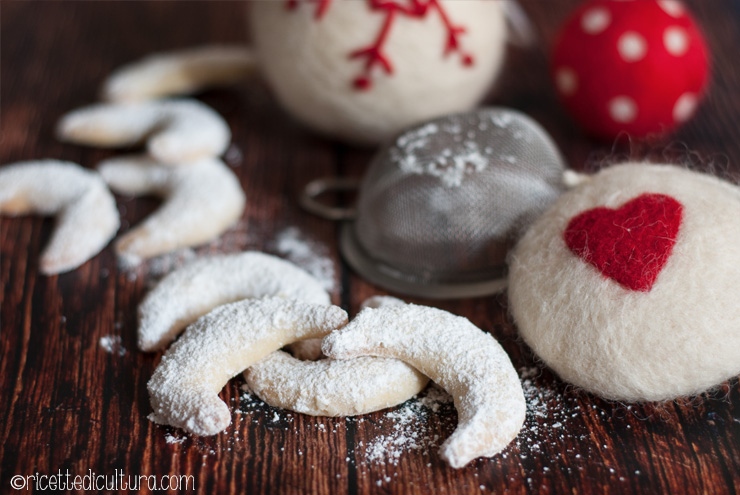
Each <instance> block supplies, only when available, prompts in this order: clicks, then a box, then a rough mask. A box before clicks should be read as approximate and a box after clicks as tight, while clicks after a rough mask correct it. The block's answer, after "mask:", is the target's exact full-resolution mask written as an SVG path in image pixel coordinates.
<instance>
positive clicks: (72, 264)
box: [0, 160, 120, 275]
mask: <svg viewBox="0 0 740 495" xmlns="http://www.w3.org/2000/svg"><path fill="white" fill-rule="evenodd" d="M26 213H41V214H44V215H51V214H56V216H57V219H56V226H55V227H54V232H53V233H52V235H51V239H50V240H49V243H48V245H47V246H46V248H45V249H44V252H43V253H42V255H41V263H40V265H41V267H40V268H41V272H42V273H44V274H46V275H53V274H56V273H62V272H66V271H69V270H73V269H74V268H77V267H78V266H80V265H81V264H83V263H84V262H86V261H87V260H89V259H90V258H92V257H93V256H95V255H96V254H98V253H99V252H100V250H101V249H103V248H104V247H105V245H106V244H108V242H109V241H110V240H111V239H112V238H113V236H114V235H115V234H116V231H117V230H118V227H119V225H120V221H119V219H118V210H117V209H116V202H115V199H114V198H113V195H112V194H111V192H110V191H109V190H108V188H107V187H106V185H105V182H103V180H102V179H101V178H100V176H99V175H98V174H97V173H96V172H94V171H92V170H87V169H85V168H82V167H81V166H79V165H77V164H75V163H70V162H62V161H57V160H39V161H30V162H20V163H14V164H11V165H7V166H5V167H3V168H2V169H0V214H4V215H23V214H26Z"/></svg>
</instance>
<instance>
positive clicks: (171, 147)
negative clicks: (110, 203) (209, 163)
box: [57, 100, 231, 165]
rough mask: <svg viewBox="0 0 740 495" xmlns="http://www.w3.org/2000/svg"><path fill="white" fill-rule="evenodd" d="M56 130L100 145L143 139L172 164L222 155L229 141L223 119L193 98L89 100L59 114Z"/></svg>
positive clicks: (62, 136)
mask: <svg viewBox="0 0 740 495" xmlns="http://www.w3.org/2000/svg"><path fill="white" fill-rule="evenodd" d="M57 136H58V137H59V139H60V140H62V141H66V142H70V143H76V144H86V145H90V146H97V147H101V148H117V147H121V146H131V145H135V144H138V143H140V142H142V141H144V140H147V151H148V152H149V154H150V155H151V156H153V157H154V158H156V160H157V161H160V162H162V163H166V164H170V165H181V164H184V163H190V162H195V161H198V160H202V159H204V158H211V157H215V156H220V155H221V154H222V153H223V152H224V151H226V148H227V147H228V146H229V142H230V141H231V131H230V130H229V126H228V125H227V124H226V122H225V121H224V119H223V118H222V117H221V116H220V115H219V114H218V113H216V112H215V111H214V110H213V109H212V108H210V107H208V106H206V105H205V104H203V103H201V102H199V101H197V100H165V101H148V102H141V103H102V104H97V105H92V106H89V107H85V108H81V109H79V110H75V111H73V112H70V113H68V114H67V115H65V116H64V117H62V119H61V121H60V122H59V124H58V125H57Z"/></svg>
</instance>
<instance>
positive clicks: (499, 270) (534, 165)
mask: <svg viewBox="0 0 740 495" xmlns="http://www.w3.org/2000/svg"><path fill="white" fill-rule="evenodd" d="M564 170H565V167H564V164H563V159H562V158H561V156H560V153H559V151H558V149H557V147H556V146H555V144H554V143H553V141H552V139H551V138H550V137H549V136H548V134H547V133H546V132H545V131H544V130H543V129H542V128H541V127H540V126H539V125H538V124H537V123H536V122H534V121H533V120H532V119H530V118H529V117H527V116H526V115H524V114H522V113H520V112H516V111H513V110H510V109H504V108H487V109H482V110H478V111H476V112H473V113H466V114H460V115H453V116H448V117H443V118H440V119H437V120H434V121H431V122H428V123H425V124H423V125H420V126H418V127H416V128H413V129H411V130H409V131H407V132H405V133H404V134H402V135H400V136H399V137H398V138H397V139H396V140H395V142H394V143H392V145H390V146H387V147H386V148H384V149H383V150H382V151H380V152H379V153H378V155H376V157H375V158H374V160H373V162H372V163H371V165H370V168H369V169H368V172H367V174H366V176H365V178H364V179H363V181H362V184H361V187H360V192H359V199H358V205H357V212H356V219H355V221H354V222H351V223H347V224H346V225H345V228H344V230H343V233H342V242H341V249H342V253H343V255H344V256H345V258H346V259H347V261H348V262H349V263H350V265H352V267H353V268H354V269H355V270H357V271H358V272H359V273H360V274H361V275H363V276H365V277H366V278H368V279H369V280H370V281H372V282H375V283H377V284H379V285H381V286H384V287H386V288H389V289H392V290H395V291H397V292H402V293H406V294H411V295H418V296H424V297H438V298H449V297H468V296H477V295H484V294H489V293H493V292H497V291H499V290H501V289H503V288H504V287H505V277H506V256H507V253H508V251H509V249H510V248H511V247H512V245H513V244H514V243H515V242H516V240H517V239H518V237H519V236H520V235H521V233H522V232H523V230H524V229H525V228H526V227H527V226H529V225H530V224H531V223H532V222H533V221H534V219H536V218H537V217H538V216H539V215H540V214H541V213H542V212H543V211H544V210H545V209H546V208H547V206H549V205H550V204H551V203H552V202H553V201H554V200H555V199H556V198H557V197H558V196H559V194H560V193H561V192H562V190H563V189H564V186H563V183H562V178H563V172H564Z"/></svg>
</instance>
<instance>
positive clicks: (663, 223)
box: [563, 194, 683, 292]
mask: <svg viewBox="0 0 740 495" xmlns="http://www.w3.org/2000/svg"><path fill="white" fill-rule="evenodd" d="M682 216H683V206H682V205H681V203H679V202H678V201H676V200H675V199H673V198H672V197H670V196H666V195H664V194H643V195H641V196H638V197H636V198H635V199H632V200H630V201H628V202H627V203H625V204H624V205H622V206H621V207H620V208H617V209H611V208H605V207H599V208H594V209H592V210H588V211H584V212H583V213H581V214H579V215H577V216H575V217H573V219H572V220H571V221H570V223H569V224H568V227H567V228H566V229H565V233H564V234H563V237H564V238H565V244H566V245H567V246H568V248H569V249H570V250H571V251H572V252H573V253H574V254H575V255H576V256H578V257H580V258H581V259H582V260H583V261H585V262H586V263H589V264H591V265H593V266H594V267H596V268H597V269H598V270H599V271H600V272H601V273H602V274H604V276H606V277H608V278H611V279H612V280H614V281H616V282H617V283H619V284H621V285H622V286H624V287H626V288H628V289H632V290H635V291H640V292H648V291H650V289H652V287H653V284H654V283H655V280H656V279H657V278H658V275H659V274H660V272H661V271H662V270H663V267H664V266H665V264H666V262H667V261H668V258H670V256H671V252H672V251H673V246H674V245H675V244H676V236H677V235H678V230H679V228H680V227H681V220H682Z"/></svg>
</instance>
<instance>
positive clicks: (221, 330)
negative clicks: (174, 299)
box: [147, 298, 347, 435]
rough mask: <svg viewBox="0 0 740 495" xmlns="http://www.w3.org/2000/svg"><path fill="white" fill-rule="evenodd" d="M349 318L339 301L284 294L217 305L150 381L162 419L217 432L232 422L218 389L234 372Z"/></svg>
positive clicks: (156, 413)
mask: <svg viewBox="0 0 740 495" xmlns="http://www.w3.org/2000/svg"><path fill="white" fill-rule="evenodd" d="M346 323H347V313H345V312H344V311H343V310H342V309H341V308H338V307H336V306H324V305H319V304H310V303H304V302H300V301H295V300H287V299H283V298H266V299H247V300H244V301H239V302H235V303H231V304H226V305H224V306H219V307H218V308H216V309H214V310H213V311H211V312H210V313H208V314H207V315H205V316H203V317H201V318H199V319H198V320H197V321H196V322H195V323H193V324H192V325H190V326H189V327H188V328H187V329H186V330H185V332H184V333H183V335H182V336H181V337H180V339H178V340H177V341H176V342H175V343H174V344H172V346H170V348H169V349H168V350H167V352H166V353H165V355H164V356H163V357H162V361H161V362H160V363H159V365H158V366H157V369H156V370H155V371H154V374H153V375H152V378H151V379H150V380H149V383H148V384H147V388H148V390H149V398H150V401H151V405H152V409H154V413H153V414H152V415H151V416H150V418H151V419H152V420H153V421H154V422H156V423H161V424H168V425H171V426H176V427H178V428H182V429H184V430H185V431H187V432H189V433H193V434H195V435H215V434H216V433H218V432H220V431H221V430H223V429H224V428H226V427H227V426H228V425H229V423H230V422H231V413H230V411H229V408H228V406H227V405H226V404H225V403H224V402H223V401H222V400H221V399H219V397H218V393H219V391H220V390H221V388H223V386H224V385H225V384H226V382H228V381H229V379H231V378H232V377H234V376H236V375H237V374H239V373H241V372H242V371H244V370H245V369H246V368H248V367H249V366H251V365H252V364H254V363H256V362H258V361H259V360H261V359H263V358H264V357H266V356H267V355H269V354H270V353H272V352H274V351H276V350H278V349H280V348H281V347H283V346H285V345H286V344H289V343H291V342H294V341H297V340H301V339H307V338H318V337H323V336H325V335H327V334H328V333H329V332H331V331H332V330H333V329H336V328H339V327H342V326H344V325H345V324H346Z"/></svg>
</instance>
